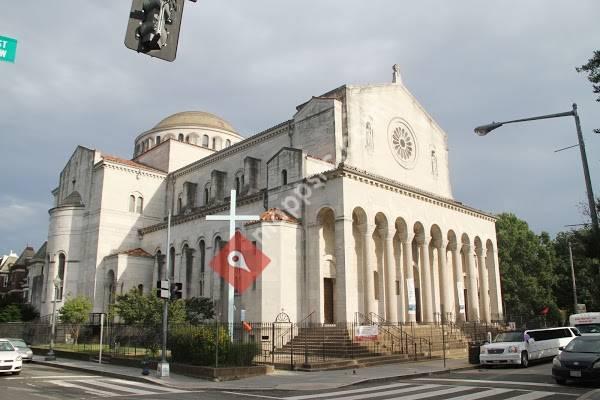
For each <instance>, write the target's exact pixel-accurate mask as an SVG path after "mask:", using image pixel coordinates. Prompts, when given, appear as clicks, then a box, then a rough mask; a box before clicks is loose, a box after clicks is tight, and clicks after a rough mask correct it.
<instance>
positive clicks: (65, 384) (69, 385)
mask: <svg viewBox="0 0 600 400" xmlns="http://www.w3.org/2000/svg"><path fill="white" fill-rule="evenodd" d="M50 382H51V383H53V384H55V385H58V386H62V387H67V388H76V389H81V390H83V391H84V392H86V393H89V394H93V395H96V396H103V397H114V396H119V394H118V393H113V392H105V391H104V390H96V389H91V388H88V387H86V386H81V385H76V384H74V383H71V382H64V381H50Z"/></svg>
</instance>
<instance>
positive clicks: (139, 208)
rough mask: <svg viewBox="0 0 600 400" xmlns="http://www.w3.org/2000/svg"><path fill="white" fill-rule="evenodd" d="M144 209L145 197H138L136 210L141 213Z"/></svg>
mask: <svg viewBox="0 0 600 400" xmlns="http://www.w3.org/2000/svg"><path fill="white" fill-rule="evenodd" d="M143 211H144V199H143V198H142V196H140V197H138V198H137V203H136V204H135V212H136V213H138V214H141V213H142V212H143Z"/></svg>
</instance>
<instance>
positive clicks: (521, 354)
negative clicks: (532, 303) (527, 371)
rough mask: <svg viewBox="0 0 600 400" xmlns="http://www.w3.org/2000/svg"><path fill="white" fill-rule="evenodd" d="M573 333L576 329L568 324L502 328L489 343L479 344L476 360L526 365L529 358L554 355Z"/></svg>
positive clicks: (577, 332)
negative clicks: (537, 327)
mask: <svg viewBox="0 0 600 400" xmlns="http://www.w3.org/2000/svg"><path fill="white" fill-rule="evenodd" d="M577 336H579V331H577V329H575V328H571V327H559V328H545V329H532V330H527V331H510V332H502V333H500V334H498V335H497V336H496V338H495V339H494V341H493V342H492V343H487V344H485V345H483V346H481V348H480V355H479V360H480V363H481V365H482V366H488V365H510V364H513V365H520V366H522V367H523V368H527V367H528V366H529V361H530V360H540V359H544V358H551V357H554V356H555V355H557V354H558V352H559V350H558V349H559V348H560V347H563V346H566V345H567V344H568V343H569V342H570V341H571V340H573V339H574V338H575V337H577Z"/></svg>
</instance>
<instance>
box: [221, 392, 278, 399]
mask: <svg viewBox="0 0 600 400" xmlns="http://www.w3.org/2000/svg"><path fill="white" fill-rule="evenodd" d="M221 393H227V394H233V395H236V396H244V397H260V398H262V399H276V400H283V399H284V397H273V396H265V395H262V394H250V393H237V392H227V391H223V392H221Z"/></svg>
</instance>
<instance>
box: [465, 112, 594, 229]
mask: <svg viewBox="0 0 600 400" xmlns="http://www.w3.org/2000/svg"><path fill="white" fill-rule="evenodd" d="M559 117H573V118H575V128H576V129H577V140H578V142H579V145H578V146H579V151H580V153H581V163H582V165H583V175H584V178H585V187H586V190H587V198H588V205H589V208H590V216H591V218H592V229H593V231H594V235H595V237H596V238H597V237H598V233H599V231H600V229H599V227H598V214H597V212H596V202H595V201H594V192H593V191H592V182H591V179H590V170H589V168H588V162H587V155H586V153H585V143H584V142H583V134H582V133H581V122H580V121H579V115H578V114H577V104H575V103H573V110H571V111H567V112H563V113H558V114H548V115H541V116H538V117H531V118H522V119H515V120H512V121H504V122H492V123H491V124H487V125H481V126H478V127H477V128H475V133H476V134H478V135H479V136H485V135H487V134H488V133H490V132H491V131H493V130H494V129H496V128H500V127H501V126H502V125H506V124H512V123H515V122H525V121H535V120H538V119H548V118H559Z"/></svg>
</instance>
